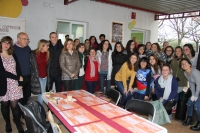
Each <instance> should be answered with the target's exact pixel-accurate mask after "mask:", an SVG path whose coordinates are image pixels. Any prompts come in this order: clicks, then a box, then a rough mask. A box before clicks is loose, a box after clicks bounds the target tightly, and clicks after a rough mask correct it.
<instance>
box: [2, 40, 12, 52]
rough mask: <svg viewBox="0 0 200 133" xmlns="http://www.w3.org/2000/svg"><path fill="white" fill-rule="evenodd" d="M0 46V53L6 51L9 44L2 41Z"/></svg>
mask: <svg viewBox="0 0 200 133" xmlns="http://www.w3.org/2000/svg"><path fill="white" fill-rule="evenodd" d="M1 45H2V51H8V49H9V48H10V45H11V44H10V43H9V42H8V41H4V42H2V43H1Z"/></svg>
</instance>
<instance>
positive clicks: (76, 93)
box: [67, 90, 94, 98]
mask: <svg viewBox="0 0 200 133" xmlns="http://www.w3.org/2000/svg"><path fill="white" fill-rule="evenodd" d="M67 94H71V95H72V97H75V98H78V97H88V96H94V95H93V94H91V93H89V92H87V91H85V90H74V91H67Z"/></svg>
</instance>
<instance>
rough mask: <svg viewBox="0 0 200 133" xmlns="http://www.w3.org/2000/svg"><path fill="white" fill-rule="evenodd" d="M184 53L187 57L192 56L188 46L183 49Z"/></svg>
mask: <svg viewBox="0 0 200 133" xmlns="http://www.w3.org/2000/svg"><path fill="white" fill-rule="evenodd" d="M183 53H184V54H185V55H190V54H191V50H190V48H189V47H187V46H185V47H183Z"/></svg>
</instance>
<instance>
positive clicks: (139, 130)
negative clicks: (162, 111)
mask: <svg viewBox="0 0 200 133" xmlns="http://www.w3.org/2000/svg"><path fill="white" fill-rule="evenodd" d="M113 121H115V122H116V123H118V124H119V125H121V126H123V127H125V128H127V129H128V130H129V131H131V132H134V133H157V132H159V131H161V130H162V128H160V127H159V126H157V125H155V124H153V123H151V122H149V121H148V120H145V119H143V118H141V117H139V116H136V115H128V116H124V117H120V118H115V119H113Z"/></svg>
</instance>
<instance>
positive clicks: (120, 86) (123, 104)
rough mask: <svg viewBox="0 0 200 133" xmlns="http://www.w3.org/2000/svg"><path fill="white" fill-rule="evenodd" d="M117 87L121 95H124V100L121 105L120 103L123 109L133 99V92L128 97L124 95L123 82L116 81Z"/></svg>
mask: <svg viewBox="0 0 200 133" xmlns="http://www.w3.org/2000/svg"><path fill="white" fill-rule="evenodd" d="M115 85H116V86H117V88H118V89H119V91H120V93H121V94H122V99H121V103H120V107H123V106H125V105H126V103H127V102H128V101H129V100H131V99H132V97H133V94H132V93H131V92H129V93H128V94H127V95H126V94H124V86H123V83H122V82H121V81H116V80H115Z"/></svg>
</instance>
